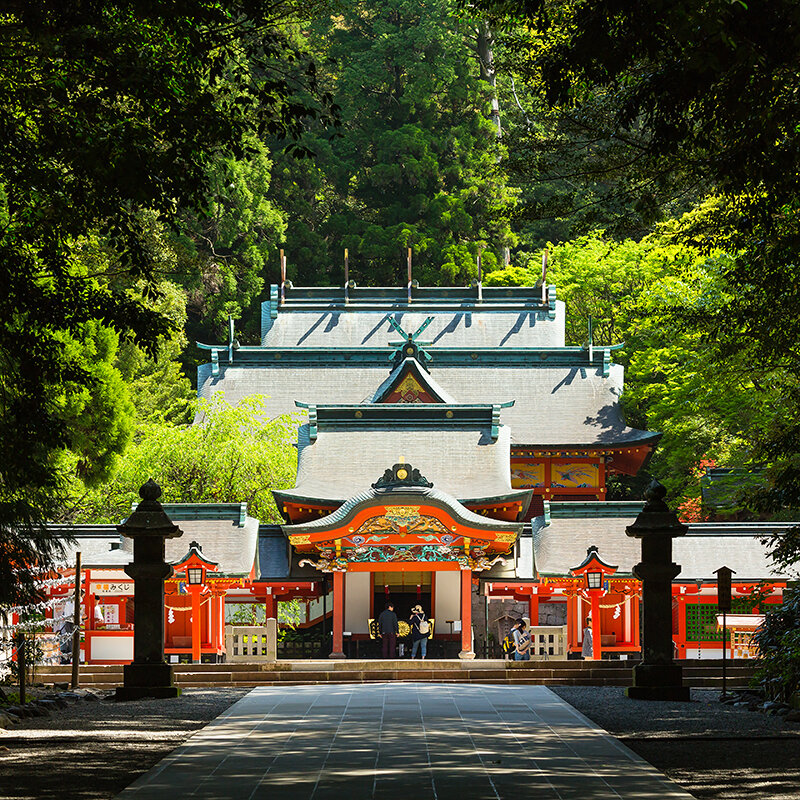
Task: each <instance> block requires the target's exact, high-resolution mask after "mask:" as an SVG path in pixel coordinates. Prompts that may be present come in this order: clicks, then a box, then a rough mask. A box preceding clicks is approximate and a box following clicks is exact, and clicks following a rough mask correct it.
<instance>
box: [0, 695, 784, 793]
mask: <svg viewBox="0 0 800 800" xmlns="http://www.w3.org/2000/svg"><path fill="white" fill-rule="evenodd" d="M247 691H248V690H246V689H188V690H186V691H185V692H184V693H183V695H182V696H181V697H180V698H178V699H177V700H140V701H138V702H132V703H114V702H106V701H101V702H87V701H81V702H78V703H75V704H71V705H70V706H69V707H68V708H66V709H63V710H58V711H56V712H54V713H53V714H51V715H50V716H48V717H36V718H33V719H26V720H23V722H22V723H21V724H20V725H18V726H17V727H15V728H13V729H11V730H8V731H3V730H0V800H12V798H13V800H51V798H52V800H56V798H57V799H58V800H109V798H112V797H114V796H115V795H116V794H117V793H118V792H120V791H121V790H122V789H123V788H124V787H125V786H127V785H128V784H130V783H131V782H132V781H133V780H134V779H135V778H137V777H138V776H139V775H140V774H142V773H143V772H146V771H147V770H148V769H150V767H152V766H153V765H154V764H155V763H157V762H158V761H159V760H160V759H162V758H163V757H164V756H165V755H167V754H168V753H169V752H170V751H172V750H173V749H174V748H176V747H177V746H178V745H180V744H181V743H182V742H184V741H185V740H186V739H187V738H188V737H189V736H190V735H191V734H192V732H193V731H195V730H197V729H198V728H202V727H203V726H204V725H205V724H206V723H207V722H209V721H210V720H212V719H214V717H216V716H218V715H219V714H221V713H222V712H223V711H224V710H225V709H226V708H228V706H230V705H231V704H232V703H234V702H235V701H236V700H238V699H239V698H240V697H242V696H244V695H245V694H246V693H247ZM554 691H555V692H556V694H558V695H559V696H561V697H562V698H563V699H564V700H566V701H567V702H568V703H571V704H572V705H573V706H574V707H575V708H577V709H578V710H579V711H581V712H582V713H583V714H585V715H586V716H587V717H589V718H590V719H592V720H594V721H595V722H596V723H597V724H598V725H600V726H601V727H603V728H605V729H606V730H607V731H609V732H610V733H612V734H613V735H615V736H617V737H619V739H620V740H621V741H622V742H624V743H625V744H626V745H627V746H628V747H630V748H631V749H632V750H634V751H636V752H637V753H638V754H639V755H640V756H642V757H643V758H644V759H646V760H647V761H649V762H650V763H651V764H653V765H654V766H655V767H657V768H658V769H660V770H661V771H662V772H664V773H666V774H667V775H668V776H669V777H670V778H672V779H673V780H675V781H676V782H677V783H679V784H680V785H681V786H683V787H684V788H685V789H686V790H687V791H689V792H691V793H692V794H693V795H694V796H695V797H697V798H698V799H699V800H705V799H706V798H714V800H773V798H792V799H793V800H800V724H796V723H794V724H792V723H788V722H786V721H785V720H783V718H781V717H770V716H766V715H764V714H758V713H754V712H750V711H747V710H742V709H736V708H731V707H729V706H722V705H720V704H719V703H718V702H717V696H718V695H717V693H716V692H711V691H693V692H692V700H693V702H691V703H651V702H646V701H641V700H629V699H628V698H626V697H625V696H624V694H623V690H622V689H618V688H612V687H589V686H587V687H563V688H558V689H555V690H554Z"/></svg>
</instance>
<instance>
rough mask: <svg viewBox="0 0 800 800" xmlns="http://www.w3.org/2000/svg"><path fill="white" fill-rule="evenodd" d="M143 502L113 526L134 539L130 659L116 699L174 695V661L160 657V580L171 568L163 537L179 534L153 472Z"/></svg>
mask: <svg viewBox="0 0 800 800" xmlns="http://www.w3.org/2000/svg"><path fill="white" fill-rule="evenodd" d="M139 496H140V497H141V498H142V502H141V503H139V505H138V506H137V507H136V510H135V511H134V512H133V513H132V514H131V515H130V517H128V519H127V520H126V521H125V522H123V523H122V525H118V526H117V530H118V531H119V532H120V533H121V534H123V536H127V537H129V538H131V539H133V562H132V563H130V564H128V566H127V567H125V572H127V573H128V575H130V576H131V578H133V602H134V620H133V661H132V662H131V663H130V664H126V665H125V667H124V675H125V680H124V685H123V686H120V687H118V688H117V694H116V699H117V700H138V699H140V698H142V697H177V696H178V695H179V694H180V689H178V688H177V687H176V686H174V685H173V674H172V666H171V665H170V664H168V663H167V662H166V661H165V660H164V580H165V579H166V578H168V577H169V576H170V575H171V574H172V567H171V566H170V565H169V564H167V563H166V561H165V559H164V555H165V541H166V540H167V539H174V538H176V537H178V536H182V535H183V531H182V530H181V529H180V528H179V527H178V526H177V525H175V524H174V523H173V522H172V520H171V519H170V518H169V517H168V516H167V515H166V513H165V512H164V509H163V508H162V506H161V503H159V502H158V498H159V497H161V487H160V486H159V485H158V484H157V483H156V482H155V481H154V480H153V479H152V478H151V479H150V480H148V481H147V483H146V484H145V485H144V486H142V488H141V489H139Z"/></svg>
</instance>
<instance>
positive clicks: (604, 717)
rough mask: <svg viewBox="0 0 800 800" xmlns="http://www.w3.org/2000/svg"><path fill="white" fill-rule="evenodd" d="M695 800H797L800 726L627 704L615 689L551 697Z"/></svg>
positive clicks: (707, 700)
mask: <svg viewBox="0 0 800 800" xmlns="http://www.w3.org/2000/svg"><path fill="white" fill-rule="evenodd" d="M553 691H554V692H555V693H556V694H558V695H559V696H560V697H561V698H563V699H564V700H566V701H567V702H568V703H570V704H571V705H573V706H574V707H575V708H577V709H578V710H579V711H580V712H581V713H583V714H585V715H586V716H587V717H589V719H591V720H593V721H594V722H596V723H597V724H598V725H599V726H600V727H602V728H604V729H605V730H607V731H608V732H609V733H611V734H613V735H614V736H616V737H618V739H619V740H620V741H621V742H622V743H623V744H624V745H625V746H626V747H629V748H630V749H631V750H633V751H634V752H635V753H638V754H639V755H640V756H641V757H642V758H644V759H645V760H646V761H649V762H650V763H651V764H653V765H654V766H656V767H657V768H658V769H659V770H661V771H662V772H663V773H664V774H665V775H666V776H667V777H669V778H671V779H672V780H673V781H675V782H676V783H678V784H680V785H681V786H682V787H683V788H684V789H686V790H687V791H688V792H690V793H691V794H693V795H694V796H695V797H697V798H698V800H705V799H706V798H714V799H715V800H772V798H787V800H788V799H789V798H791V799H792V800H795V799H800V724H797V723H789V722H787V721H785V720H784V719H783V718H781V717H777V716H767V715H764V714H759V713H755V712H751V711H747V710H742V709H739V708H731V707H729V706H723V705H721V704H720V703H719V702H717V698H718V697H719V694H718V693H717V692H716V691H707V690H694V689H693V690H692V700H693V702H691V703H653V702H646V701H642V700H628V699H627V698H626V697H625V696H624V695H623V690H622V689H619V688H616V687H613V688H612V687H587V686H581V687H578V686H574V687H573V686H570V687H563V688H561V687H560V688H557V689H553Z"/></svg>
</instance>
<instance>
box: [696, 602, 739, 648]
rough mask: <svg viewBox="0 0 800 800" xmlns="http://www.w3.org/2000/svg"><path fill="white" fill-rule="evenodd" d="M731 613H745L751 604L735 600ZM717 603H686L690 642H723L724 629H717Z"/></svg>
mask: <svg viewBox="0 0 800 800" xmlns="http://www.w3.org/2000/svg"><path fill="white" fill-rule="evenodd" d="M732 605H733V609H732V612H731V613H744V612H745V611H749V606H748V605H747V603H746V602H742V601H741V600H740V601H739V602H738V603H737V602H736V601H735V600H734V602H733V604H732ZM718 613H719V611H718V610H717V604H716V603H687V604H686V641H688V642H721V641H722V631H721V630H717V614H718Z"/></svg>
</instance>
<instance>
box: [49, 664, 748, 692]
mask: <svg viewBox="0 0 800 800" xmlns="http://www.w3.org/2000/svg"><path fill="white" fill-rule="evenodd" d="M682 664H683V675H684V683H685V684H686V685H688V686H691V687H693V688H712V689H717V688H721V686H722V662H721V661H716V660H714V661H712V660H696V661H684V662H682ZM632 666H633V662H625V661H599V662H598V661H578V660H575V661H529V662H514V661H500V660H475V661H458V660H455V659H454V660H448V661H445V660H441V661H408V660H388V661H387V660H373V661H357V660H352V661H350V660H345V661H277V662H274V663H235V664H176V665H175V683H176V684H177V685H178V686H181V687H184V688H189V687H224V686H228V687H229V686H242V687H247V686H276V685H286V686H297V685H308V684H319V683H379V682H385V681H423V682H428V683H489V684H497V685H544V686H628V685H630V682H631V667H632ZM755 668H756V664H755V662H751V661H737V662H733V663H731V662H728V668H727V677H728V688H729V689H734V688H746V687H747V686H748V685H749V683H750V679H751V678H752V676H753V673H754V672H755ZM71 671H72V670H71V667H70V666H69V665H65V666H40V667H37V669H36V680H37V681H39V682H43V683H45V684H55V683H67V682H68V681H69V680H70V676H71ZM121 684H122V665H120V664H114V665H89V666H81V668H80V685H81V687H83V688H95V689H111V688H114V687H116V686H119V685H121Z"/></svg>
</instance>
